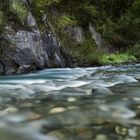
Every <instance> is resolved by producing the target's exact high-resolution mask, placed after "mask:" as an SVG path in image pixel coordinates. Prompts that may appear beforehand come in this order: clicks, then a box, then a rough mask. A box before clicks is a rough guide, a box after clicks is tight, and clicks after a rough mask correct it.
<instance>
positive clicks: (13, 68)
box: [0, 12, 70, 74]
mask: <svg viewBox="0 0 140 140" xmlns="http://www.w3.org/2000/svg"><path fill="white" fill-rule="evenodd" d="M25 24H26V26H27V27H28V28H27V29H26V28H25V29H24V28H23V29H17V30H15V29H13V28H12V27H11V26H10V25H7V26H6V27H5V29H4V32H3V34H2V35H1V37H2V38H3V39H5V40H6V41H7V44H6V45H4V46H1V52H2V55H1V56H0V62H1V63H0V74H16V73H17V74H19V73H28V72H30V71H33V70H40V69H43V68H47V67H65V66H68V65H69V66H70V64H69V62H68V61H67V59H65V58H64V57H63V54H62V49H61V45H60V43H59V41H57V38H56V37H55V35H54V34H53V32H51V31H50V30H47V29H46V30H45V31H43V32H42V31H40V30H39V28H38V25H37V23H36V20H35V18H34V17H33V16H32V14H31V12H29V14H28V17H27V20H26V23H25Z"/></svg>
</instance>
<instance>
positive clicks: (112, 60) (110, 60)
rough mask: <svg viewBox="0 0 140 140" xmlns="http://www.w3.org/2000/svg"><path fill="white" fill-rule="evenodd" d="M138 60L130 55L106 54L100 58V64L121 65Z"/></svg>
mask: <svg viewBox="0 0 140 140" xmlns="http://www.w3.org/2000/svg"><path fill="white" fill-rule="evenodd" d="M136 60H137V59H136V58H135V57H134V56H133V55H130V54H126V53H124V54H123V53H122V54H104V55H102V56H101V57H100V62H101V63H102V64H120V63H126V62H133V61H136Z"/></svg>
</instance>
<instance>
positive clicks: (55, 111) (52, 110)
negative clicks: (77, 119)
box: [50, 107, 66, 113]
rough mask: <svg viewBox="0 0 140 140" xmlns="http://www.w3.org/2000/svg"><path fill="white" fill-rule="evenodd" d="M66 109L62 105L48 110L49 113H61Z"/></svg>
mask: <svg viewBox="0 0 140 140" xmlns="http://www.w3.org/2000/svg"><path fill="white" fill-rule="evenodd" d="M64 111H66V109H65V108H64V107H56V108H53V109H51V110H50V113H61V112H64Z"/></svg>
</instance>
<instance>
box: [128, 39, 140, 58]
mask: <svg viewBox="0 0 140 140" xmlns="http://www.w3.org/2000/svg"><path fill="white" fill-rule="evenodd" d="M128 52H129V53H130V54H133V55H134V56H135V57H136V58H137V59H139V60H140V42H137V43H136V44H134V45H133V46H129V49H128Z"/></svg>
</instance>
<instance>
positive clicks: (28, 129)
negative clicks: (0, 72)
mask: <svg viewBox="0 0 140 140" xmlns="http://www.w3.org/2000/svg"><path fill="white" fill-rule="evenodd" d="M139 139H140V64H136V65H123V66H105V67H94V68H73V69H71V68H64V69H47V70H43V71H39V72H37V73H30V74H27V75H14V76H1V77H0V140H139Z"/></svg>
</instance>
